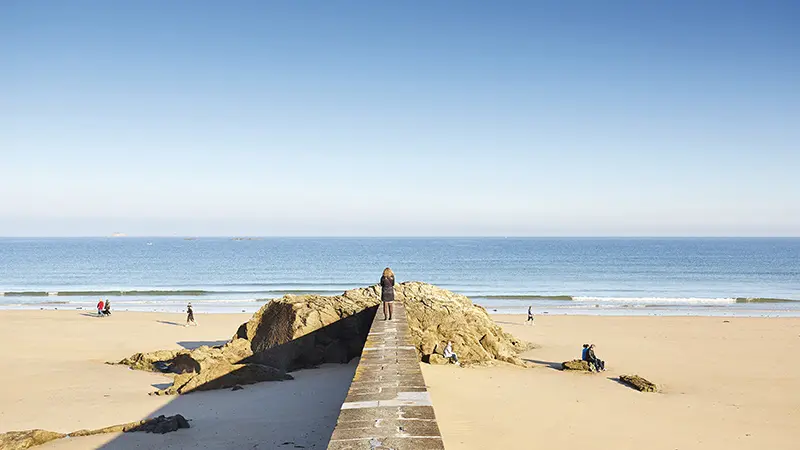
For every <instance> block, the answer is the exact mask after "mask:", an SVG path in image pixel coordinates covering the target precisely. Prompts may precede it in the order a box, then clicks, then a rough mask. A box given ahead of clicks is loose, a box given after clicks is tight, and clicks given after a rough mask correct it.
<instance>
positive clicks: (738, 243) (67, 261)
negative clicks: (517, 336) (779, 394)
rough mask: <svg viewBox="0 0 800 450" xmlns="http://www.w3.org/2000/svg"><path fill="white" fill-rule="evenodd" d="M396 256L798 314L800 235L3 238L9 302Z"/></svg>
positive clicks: (365, 279)
mask: <svg viewBox="0 0 800 450" xmlns="http://www.w3.org/2000/svg"><path fill="white" fill-rule="evenodd" d="M386 266H390V267H392V268H393V269H394V271H395V273H396V276H397V278H398V281H404V280H420V281H425V282H429V283H433V284H436V285H439V286H442V287H445V288H447V289H450V290H453V291H456V292H459V293H463V294H465V295H467V296H469V297H470V298H471V299H472V300H473V301H474V302H476V303H479V304H481V305H483V306H485V307H486V308H487V309H488V310H489V311H490V312H497V313H524V312H525V311H527V308H528V306H532V307H533V310H534V311H535V312H536V313H537V314H625V315H641V314H644V315H733V316H741V315H745V316H800V238H669V239H657V238H642V239H628V238H624V239H623V238H391V239H390V238H320V239H316V238H263V239H252V240H247V239H231V238H198V239H183V238H58V239H56V238H52V239H50V238H37V239H23V238H1V239H0V293H2V294H1V295H0V308H3V309H56V308H58V309H78V308H82V309H89V310H92V309H93V305H95V304H96V303H97V301H98V299H100V298H109V299H110V300H111V303H112V307H113V309H114V310H118V311H119V310H132V311H133V310H135V311H174V312H177V311H183V310H184V309H185V305H186V303H187V302H189V301H191V302H192V304H193V305H194V308H195V310H196V311H197V312H198V313H203V312H242V311H246V312H252V311H255V310H257V309H258V308H259V307H260V306H262V305H263V304H264V303H265V302H266V301H268V299H270V298H275V297H280V296H282V295H284V294H287V293H296V294H299V293H319V294H339V293H341V292H343V291H344V290H346V289H350V288H354V287H361V286H367V285H370V284H375V283H377V281H378V279H379V278H380V274H381V271H382V270H383V268H384V267H386Z"/></svg>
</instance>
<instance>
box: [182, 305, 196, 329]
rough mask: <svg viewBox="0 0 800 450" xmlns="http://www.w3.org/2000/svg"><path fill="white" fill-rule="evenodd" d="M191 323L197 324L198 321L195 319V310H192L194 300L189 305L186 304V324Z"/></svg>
mask: <svg viewBox="0 0 800 450" xmlns="http://www.w3.org/2000/svg"><path fill="white" fill-rule="evenodd" d="M189 324H192V325H195V326H197V322H195V321H194V311H193V310H192V302H189V305H187V306H186V325H185V326H187V327H188V326H189Z"/></svg>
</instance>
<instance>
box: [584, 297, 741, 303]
mask: <svg viewBox="0 0 800 450" xmlns="http://www.w3.org/2000/svg"><path fill="white" fill-rule="evenodd" d="M573 300H574V301H576V302H591V303H613V304H631V305H633V304H638V305H729V304H732V303H736V299H735V298H729V297H720V298H702V297H573Z"/></svg>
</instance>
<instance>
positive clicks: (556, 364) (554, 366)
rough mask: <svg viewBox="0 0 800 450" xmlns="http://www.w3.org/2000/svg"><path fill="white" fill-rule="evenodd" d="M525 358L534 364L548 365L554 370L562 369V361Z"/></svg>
mask: <svg viewBox="0 0 800 450" xmlns="http://www.w3.org/2000/svg"><path fill="white" fill-rule="evenodd" d="M524 360H525V361H527V362H529V363H533V364H536V365H539V366H546V367H549V368H551V369H553V370H558V371H561V363H560V362H556V361H539V360H538V359H528V358H525V359H524Z"/></svg>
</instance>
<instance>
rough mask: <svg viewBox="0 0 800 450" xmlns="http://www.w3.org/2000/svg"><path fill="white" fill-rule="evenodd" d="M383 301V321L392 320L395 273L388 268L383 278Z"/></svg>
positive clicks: (384, 270)
mask: <svg viewBox="0 0 800 450" xmlns="http://www.w3.org/2000/svg"><path fill="white" fill-rule="evenodd" d="M381 301H382V302H383V320H392V302H393V301H394V272H392V269H390V268H388V267H387V268H385V269H383V276H381ZM387 310H388V313H387Z"/></svg>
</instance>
